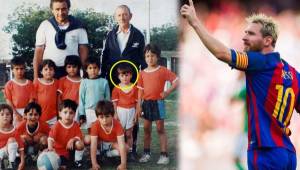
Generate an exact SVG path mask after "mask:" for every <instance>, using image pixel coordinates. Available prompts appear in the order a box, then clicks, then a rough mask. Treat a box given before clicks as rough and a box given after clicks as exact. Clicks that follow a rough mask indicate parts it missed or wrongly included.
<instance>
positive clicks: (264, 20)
mask: <svg viewBox="0 0 300 170" xmlns="http://www.w3.org/2000/svg"><path fill="white" fill-rule="evenodd" d="M246 20H247V22H248V23H256V24H257V23H259V24H261V25H262V28H261V30H260V32H261V34H262V36H263V37H266V36H271V37H272V38H273V41H272V46H273V47H275V44H276V41H277V38H278V26H277V24H276V23H275V21H274V19H273V18H272V17H269V16H267V15H265V14H263V13H259V14H253V15H251V16H249V17H247V18H246Z"/></svg>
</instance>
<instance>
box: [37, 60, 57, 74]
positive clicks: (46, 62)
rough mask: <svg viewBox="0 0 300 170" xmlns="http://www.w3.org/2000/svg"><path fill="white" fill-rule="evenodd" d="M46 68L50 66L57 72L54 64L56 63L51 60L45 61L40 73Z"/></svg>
mask: <svg viewBox="0 0 300 170" xmlns="http://www.w3.org/2000/svg"><path fill="white" fill-rule="evenodd" d="M45 66H48V67H50V68H51V67H52V68H53V69H54V71H56V65H55V63H54V61H52V60H50V59H45V60H43V62H42V64H41V67H40V72H41V71H42V69H43V68H44V67H45Z"/></svg>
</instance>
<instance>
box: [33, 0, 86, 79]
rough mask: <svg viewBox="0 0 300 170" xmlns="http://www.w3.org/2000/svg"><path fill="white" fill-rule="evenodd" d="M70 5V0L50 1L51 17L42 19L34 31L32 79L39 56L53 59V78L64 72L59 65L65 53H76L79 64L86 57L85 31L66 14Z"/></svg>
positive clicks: (39, 59) (36, 69)
mask: <svg viewBox="0 0 300 170" xmlns="http://www.w3.org/2000/svg"><path fill="white" fill-rule="evenodd" d="M70 6H71V3H70V0H51V1H50V8H51V11H52V14H53V17H51V18H50V19H48V20H45V21H43V22H42V23H41V25H40V26H39V28H38V30H37V32H36V42H35V46H36V47H35V52H34V58H33V70H34V79H36V78H38V72H39V65H40V63H41V62H42V60H43V59H51V60H53V61H54V62H55V64H56V66H57V70H56V72H55V78H60V77H62V76H64V75H66V72H65V69H64V67H63V66H64V60H65V58H66V56H68V55H78V56H80V58H81V61H82V62H83V63H84V61H85V59H86V58H87V56H88V47H87V45H88V37H87V32H86V30H85V28H84V27H83V25H82V24H81V22H80V21H78V20H77V19H76V18H74V17H73V16H71V15H69V9H70Z"/></svg>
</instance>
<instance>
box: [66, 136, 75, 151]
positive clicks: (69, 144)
mask: <svg viewBox="0 0 300 170" xmlns="http://www.w3.org/2000/svg"><path fill="white" fill-rule="evenodd" d="M74 142H75V138H72V139H70V140H69V141H68V143H67V150H73V146H74Z"/></svg>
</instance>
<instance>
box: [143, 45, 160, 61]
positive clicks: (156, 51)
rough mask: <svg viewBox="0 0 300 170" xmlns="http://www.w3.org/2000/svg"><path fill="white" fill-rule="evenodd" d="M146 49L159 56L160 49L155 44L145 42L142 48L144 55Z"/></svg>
mask: <svg viewBox="0 0 300 170" xmlns="http://www.w3.org/2000/svg"><path fill="white" fill-rule="evenodd" d="M148 51H151V52H152V53H154V54H156V55H157V57H158V58H160V54H161V50H160V48H159V47H158V46H157V45H155V44H147V45H146V46H145V49H144V56H145V54H146V53H147V52H148Z"/></svg>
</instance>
